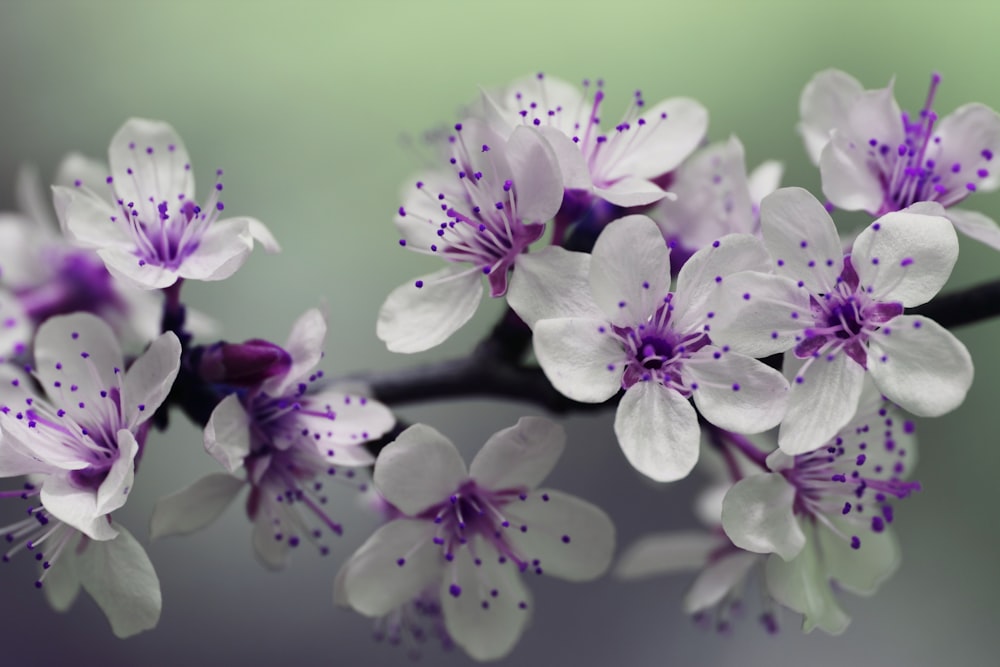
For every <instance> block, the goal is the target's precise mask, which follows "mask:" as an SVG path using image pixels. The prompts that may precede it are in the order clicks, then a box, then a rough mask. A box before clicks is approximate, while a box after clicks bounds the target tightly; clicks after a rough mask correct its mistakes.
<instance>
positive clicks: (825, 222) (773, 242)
mask: <svg viewBox="0 0 1000 667" xmlns="http://www.w3.org/2000/svg"><path fill="white" fill-rule="evenodd" d="M760 224H761V231H762V232H763V234H764V242H765V243H766V244H767V249H768V251H770V253H771V256H772V257H773V258H774V260H775V262H777V265H778V268H777V273H778V274H780V275H784V276H787V277H789V278H791V279H792V280H795V281H797V282H798V281H801V282H802V283H803V284H804V285H805V287H807V288H808V289H809V291H810V292H814V293H815V292H820V293H826V292H829V291H830V290H831V289H832V288H833V286H834V285H835V284H836V280H837V277H838V276H839V275H840V272H841V270H842V269H843V267H844V250H843V247H842V246H841V243H840V237H839V236H837V228H836V227H834V225H833V220H832V219H831V218H830V214H829V213H827V212H826V209H824V208H823V205H822V204H820V203H819V202H818V201H816V198H815V197H813V196H812V195H811V194H809V193H808V192H807V191H806V190H803V189H802V188H781V189H780V190H775V191H774V192H773V193H771V194H770V195H768V196H767V197H765V198H764V201H762V202H761V204H760ZM810 262H811V263H812V264H811V265H810Z"/></svg>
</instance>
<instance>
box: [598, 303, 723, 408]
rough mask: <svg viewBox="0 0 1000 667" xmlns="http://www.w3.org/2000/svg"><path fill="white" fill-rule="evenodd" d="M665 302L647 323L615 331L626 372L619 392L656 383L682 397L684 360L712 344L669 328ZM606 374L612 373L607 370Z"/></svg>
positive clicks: (703, 337) (684, 391) (702, 337)
mask: <svg viewBox="0 0 1000 667" xmlns="http://www.w3.org/2000/svg"><path fill="white" fill-rule="evenodd" d="M672 310H673V309H672V307H671V305H670V301H669V298H668V299H666V300H665V301H664V303H663V305H661V306H660V307H659V308H658V309H657V311H656V313H655V314H654V315H653V316H652V317H651V318H649V321H647V322H644V323H642V324H639V325H638V326H635V327H614V332H615V334H616V335H617V336H618V338H619V339H620V340H621V342H622V346H623V347H624V348H625V353H626V359H627V361H626V368H625V372H624V373H623V375H622V388H623V389H628V388H629V387H631V386H632V385H634V384H636V383H637V382H650V381H653V382H659V383H660V384H662V385H664V386H666V387H670V388H672V389H675V390H677V391H679V392H681V393H682V394H684V395H685V396H687V395H688V394H689V393H690V391H689V390H687V389H685V387H684V383H683V380H682V379H681V367H682V364H683V361H684V359H686V358H687V357H689V356H690V355H691V354H692V353H694V352H696V351H697V350H700V349H701V348H702V347H704V346H705V345H708V344H709V343H710V342H711V341H710V340H709V338H708V335H707V334H704V333H700V332H699V333H694V334H687V335H683V334H680V333H678V332H676V331H674V330H673V328H672V327H671V326H670V313H671V311H672ZM609 370H612V371H613V370H615V369H614V368H611V367H609Z"/></svg>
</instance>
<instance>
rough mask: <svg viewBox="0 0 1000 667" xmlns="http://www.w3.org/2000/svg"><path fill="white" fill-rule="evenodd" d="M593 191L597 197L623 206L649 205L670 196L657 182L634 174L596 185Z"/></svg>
mask: <svg viewBox="0 0 1000 667" xmlns="http://www.w3.org/2000/svg"><path fill="white" fill-rule="evenodd" d="M593 192H594V196H595V197H599V198H601V199H603V200H604V201H606V202H608V203H609V204H614V205H615V206H621V207H622V208H632V207H634V206H648V205H649V204H653V203H655V202H658V201H660V200H661V199H663V198H664V197H668V196H670V195H668V193H666V192H664V191H663V189H662V188H661V187H660V186H659V185H657V184H656V183H653V182H652V181H647V180H645V179H642V178H635V177H634V176H627V177H625V178H622V179H620V180H617V181H615V182H614V183H611V184H609V185H605V186H604V187H602V188H598V187H595V188H594V190H593Z"/></svg>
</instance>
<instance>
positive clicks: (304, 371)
mask: <svg viewBox="0 0 1000 667" xmlns="http://www.w3.org/2000/svg"><path fill="white" fill-rule="evenodd" d="M326 331H327V326H326V317H324V316H323V313H322V312H320V310H319V309H318V308H310V309H309V310H307V311H306V312H305V313H303V314H302V315H300V316H299V319H297V320H295V324H293V325H292V331H291V333H289V334H288V339H287V340H286V341H285V346H284V349H285V351H286V352H288V355H289V356H290V357H291V358H292V365H291V367H289V369H288V371H287V372H285V374H284V375H281V376H276V377H272V378H268V379H267V380H265V381H264V382H262V383H261V386H260V388H261V391H263V392H265V393H268V394H270V395H271V396H283V395H285V394H286V393H287V391H288V389H289V388H290V387H291V386H292V385H293V384H295V383H297V382H299V381H300V380H301V379H302V378H303V377H305V376H306V375H308V374H309V372H310V371H311V370H312V369H313V368H315V367H316V366H317V365H318V364H319V360H320V359H322V358H323V345H324V344H325V342H326Z"/></svg>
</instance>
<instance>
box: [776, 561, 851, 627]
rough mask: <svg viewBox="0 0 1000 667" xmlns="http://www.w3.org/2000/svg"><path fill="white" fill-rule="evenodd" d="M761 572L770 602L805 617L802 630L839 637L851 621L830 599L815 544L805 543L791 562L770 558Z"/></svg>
mask: <svg viewBox="0 0 1000 667" xmlns="http://www.w3.org/2000/svg"><path fill="white" fill-rule="evenodd" d="M764 572H765V576H766V577H767V590H768V592H769V593H770V594H771V595H772V596H773V597H774V599H775V600H777V601H778V602H780V603H781V604H783V605H785V606H786V607H789V608H791V609H793V610H795V611H797V612H799V613H800V614H802V615H803V616H805V618H804V619H803V621H802V629H803V631H805V632H812V630H813V629H814V628H820V629H821V630H823V631H824V632H828V633H829V634H831V635H839V634H841V633H842V632H843V631H844V630H846V629H847V626H848V624H849V623H850V622H851V619H850V618H848V616H847V614H845V613H844V612H843V610H841V608H840V607H839V606H838V605H837V601H836V599H834V596H833V591H832V590H831V589H830V582H829V580H828V578H827V576H826V573H825V572H824V571H823V569H822V567H821V566H820V563H819V560H818V557H817V554H816V546H815V544H812V543H810V544H807V545H806V547H805V548H804V549H802V551H801V552H799V555H798V556H797V557H795V558H794V559H793V560H791V561H787V562H786V561H784V560H782V559H781V558H778V557H776V556H771V557H770V558H768V559H767V564H766V565H765V566H764Z"/></svg>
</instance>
